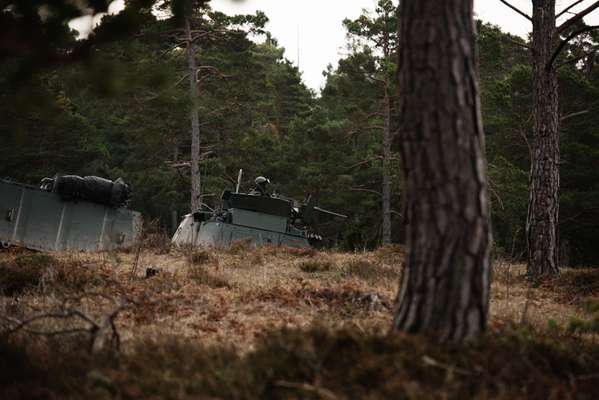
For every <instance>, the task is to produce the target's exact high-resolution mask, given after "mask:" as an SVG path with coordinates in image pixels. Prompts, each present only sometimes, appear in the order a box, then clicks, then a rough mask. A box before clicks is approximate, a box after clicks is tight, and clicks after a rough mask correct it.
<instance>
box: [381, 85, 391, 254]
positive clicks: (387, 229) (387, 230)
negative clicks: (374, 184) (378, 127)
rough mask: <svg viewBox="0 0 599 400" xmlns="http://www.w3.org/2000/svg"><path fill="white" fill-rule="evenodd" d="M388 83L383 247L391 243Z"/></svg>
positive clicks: (384, 147) (384, 153) (386, 90)
mask: <svg viewBox="0 0 599 400" xmlns="http://www.w3.org/2000/svg"><path fill="white" fill-rule="evenodd" d="M390 103H391V102H390V99H389V81H388V80H387V79H385V97H384V98H383V118H384V125H383V245H386V244H390V243H391V176H390V175H391V173H390V172H391V171H390V170H391V104H390Z"/></svg>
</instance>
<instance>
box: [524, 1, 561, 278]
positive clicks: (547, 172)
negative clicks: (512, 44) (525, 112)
mask: <svg viewBox="0 0 599 400" xmlns="http://www.w3.org/2000/svg"><path fill="white" fill-rule="evenodd" d="M532 3H533V13H532V20H533V21H532V22H533V29H532V36H533V37H532V45H533V107H534V138H533V145H532V160H531V171H530V195H529V202H528V217H527V220H526V236H527V241H528V275H529V277H531V278H533V279H537V278H539V277H541V276H543V275H554V274H557V273H558V272H559V269H558V268H559V267H558V262H557V259H558V249H559V246H558V243H557V241H558V212H559V196H558V192H559V158H560V156H559V113H558V92H557V76H556V73H555V70H554V68H552V67H549V68H547V65H548V63H549V60H550V59H551V55H552V54H553V51H554V50H553V49H554V40H555V30H556V27H555V0H533V2H532Z"/></svg>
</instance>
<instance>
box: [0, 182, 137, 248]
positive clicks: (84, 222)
mask: <svg viewBox="0 0 599 400" xmlns="http://www.w3.org/2000/svg"><path fill="white" fill-rule="evenodd" d="M129 195H130V189H129V186H128V185H126V184H125V183H124V182H122V180H117V181H110V180H108V179H104V178H99V177H94V176H91V177H79V176H74V175H67V176H56V177H54V178H45V179H43V180H42V183H41V186H40V187H36V186H31V185H25V184H21V183H16V182H12V181H10V180H6V179H0V245H2V246H3V247H7V246H9V245H17V246H23V247H27V248H30V249H34V250H42V251H64V250H77V251H100V250H111V249H115V248H124V247H130V246H132V245H133V244H134V243H135V242H136V241H137V240H138V239H139V238H140V236H141V226H142V219H141V215H140V214H139V213H138V212H136V211H131V210H128V209H126V208H125V207H124V206H125V205H126V203H127V201H128V199H129Z"/></svg>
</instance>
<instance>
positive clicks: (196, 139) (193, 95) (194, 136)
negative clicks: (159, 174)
mask: <svg viewBox="0 0 599 400" xmlns="http://www.w3.org/2000/svg"><path fill="white" fill-rule="evenodd" d="M185 40H186V47H187V64H188V68H189V97H190V100H191V112H190V117H191V204H190V206H191V212H194V211H196V210H197V209H199V208H200V206H201V204H202V198H201V196H202V193H201V185H200V183H201V181H200V179H201V177H200V117H199V114H198V105H197V100H198V84H197V71H198V68H197V65H196V58H195V56H196V52H195V48H194V45H193V39H192V37H191V29H190V26H189V18H185Z"/></svg>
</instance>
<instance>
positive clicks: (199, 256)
mask: <svg viewBox="0 0 599 400" xmlns="http://www.w3.org/2000/svg"><path fill="white" fill-rule="evenodd" d="M210 259H211V258H210V253H208V252H207V251H206V250H197V251H194V252H193V253H192V254H191V263H192V264H194V265H202V264H207V263H208V262H209V261H210Z"/></svg>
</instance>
